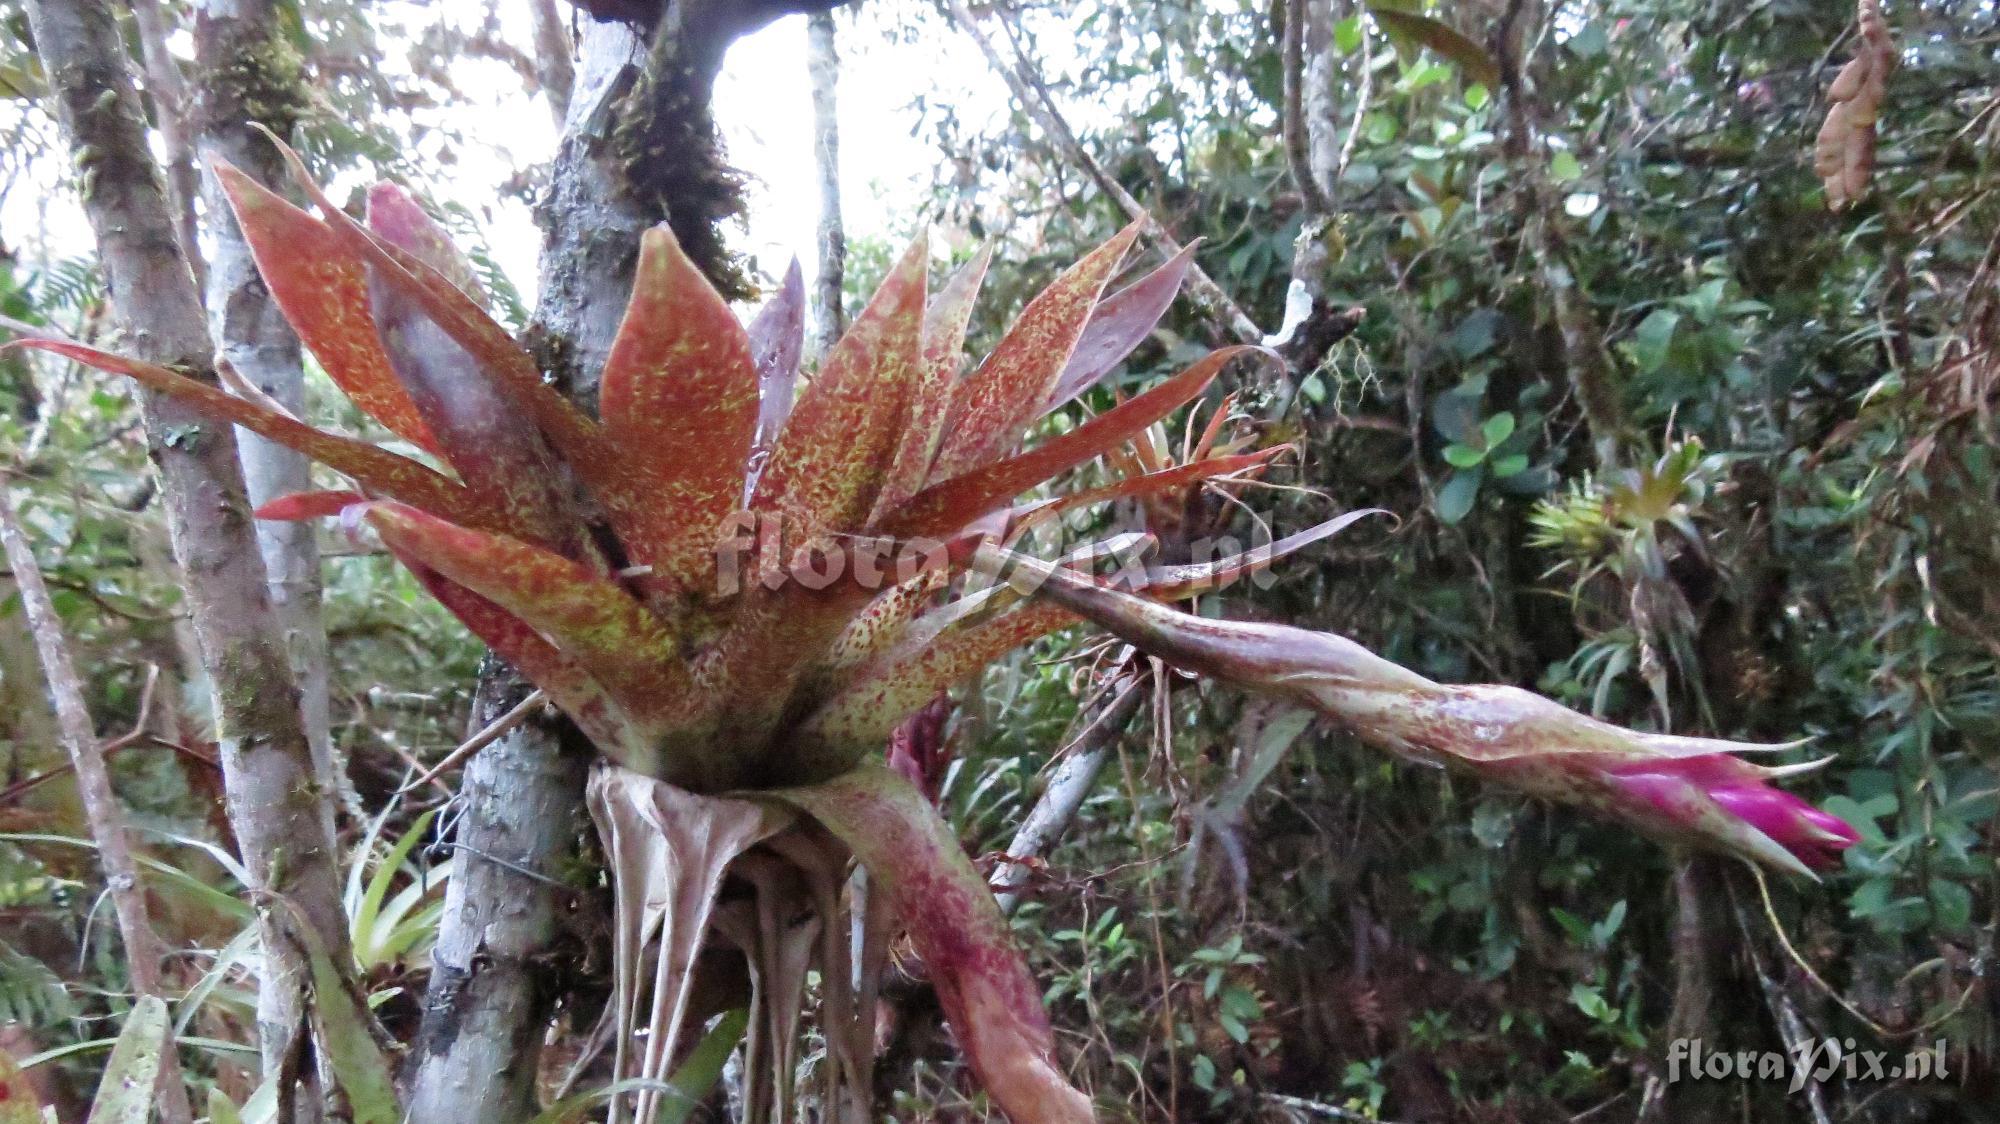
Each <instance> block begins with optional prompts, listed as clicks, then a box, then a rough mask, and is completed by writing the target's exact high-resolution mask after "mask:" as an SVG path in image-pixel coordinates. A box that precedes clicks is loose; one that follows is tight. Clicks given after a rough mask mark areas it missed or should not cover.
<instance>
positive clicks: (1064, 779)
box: [993, 677, 1146, 913]
mask: <svg viewBox="0 0 2000 1124" xmlns="http://www.w3.org/2000/svg"><path fill="white" fill-rule="evenodd" d="M1145 696H1146V689H1145V681H1144V680H1143V679H1140V678H1137V677H1128V678H1125V679H1123V680H1122V681H1121V682H1120V683H1119V684H1118V685H1116V686H1114V687H1113V688H1112V694H1111V697H1110V699H1109V700H1108V701H1106V702H1105V703H1104V705H1103V708H1102V709H1100V710H1099V711H1098V712H1097V716H1096V717H1095V718H1093V719H1091V722H1090V725H1088V726H1086V727H1084V729H1083V732H1082V733H1079V734H1078V735H1077V736H1076V738H1075V740H1074V741H1072V742H1071V743H1070V745H1069V748H1068V749H1067V750H1065V751H1064V753H1063V758H1062V764H1060V765H1058V766H1057V767H1056V771H1055V775H1054V776H1052V777H1050V778H1049V786H1048V788H1046V789H1044V790H1043V792H1042V796H1041V799H1039V800H1037V801H1035V806H1034V807H1033V808H1032V809H1030V810H1029V812H1028V815H1027V818H1026V819H1024V820H1022V821H1021V826H1020V828H1019V829H1018V830H1017V831H1015V832H1014V839H1013V841H1012V842H1010V843H1008V844H1007V857H1008V859H1009V860H1010V861H1009V862H1007V863H1006V864H1005V865H1003V866H1001V867H1000V869H999V870H997V871H995V872H994V875H993V886H994V889H995V890H996V891H997V893H996V894H995V896H996V897H998V898H999V899H1000V908H1001V909H1002V910H1004V911H1006V912H1008V913H1012V912H1013V911H1014V907H1015V906H1016V905H1019V904H1020V900H1021V891H1022V887H1024V886H1025V885H1027V882H1028V862H1027V861H1028V860H1029V859H1032V858H1035V857H1037V856H1038V855H1040V854H1041V853H1042V852H1043V851H1045V850H1047V849H1048V848H1049V847H1050V846H1051V845H1052V844H1054V843H1055V842H1056V841H1057V840H1058V839H1061V838H1062V834H1063V832H1064V831H1066V830H1068V828H1069V824H1070V821H1071V820H1073V819H1075V818H1076V813H1077V811H1078V810H1079V809H1080V808H1082V807H1083V801H1084V798H1085V797H1087V796H1089V795H1090V790H1091V788H1092V787H1094V786H1095V785H1096V784H1097V775H1098V773H1100V772H1102V771H1103V769H1104V763H1105V761H1106V760H1108V759H1109V758H1110V756H1111V749H1112V747H1113V746H1114V745H1116V744H1117V742H1118V738H1119V737H1120V736H1121V735H1122V734H1124V733H1125V726H1126V724H1127V723H1129V722H1131V720H1132V715H1133V714H1134V713H1136V712H1137V711H1138V709H1139V703H1140V702H1141V701H1142V700H1143V699H1144V698H1145Z"/></svg>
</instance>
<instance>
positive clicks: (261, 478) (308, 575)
mask: <svg viewBox="0 0 2000 1124" xmlns="http://www.w3.org/2000/svg"><path fill="white" fill-rule="evenodd" d="M194 41H195V59H196V63H197V73H198V75H199V81H198V84H197V90H196V99H195V103H194V108H195V110H196V113H195V116H194V120H195V122H196V138H195V139H196V144H197V145H198V146H199V149H200V152H201V156H202V159H203V162H204V163H205V164H206V163H207V162H209V161H214V160H226V161H228V162H229V163H231V164H234V165H235V166H236V167H237V168H239V169H241V170H242V171H244V172H246V173H248V174H249V175H251V176H253V177H255V178H256V179H257V180H258V181H260V182H262V183H263V184H264V185H265V186H267V187H274V188H278V189H280V190H282V185H283V184H284V182H285V169H284V162H283V161H282V160H281V159H280V158H279V156H278V152H277V149H276V148H274V147H273V146H272V145H271V143H270V141H268V140H266V139H265V138H264V136H263V135H262V134H261V133H258V132H257V131H256V130H255V129H253V128H251V127H250V126H251V123H252V122H256V123H258V124H261V125H264V126H265V127H267V128H269V129H270V130H271V131H272V132H274V133H276V134H278V135H279V136H281V137H282V136H288V135H290V133H291V131H292V126H293V124H294V123H295V119H296V117H297V115H298V113H299V112H300V111H301V110H302V109H304V108H305V105H306V95H305V90H304V87H303V84H302V81H303V80H302V78H301V75H300V71H299V58H298V56H297V54H296V53H295V52H294V51H293V49H292V45H291V43H290V42H289V41H288V40H287V39H286V38H285V36H284V34H283V32H282V31H281V29H280V28H279V27H278V24H277V21H276V14H275V9H274V7H273V5H272V3H271V0H200V2H199V3H197V4H196V6H195V24H194ZM202 190H203V199H204V201H205V202H206V205H207V208H208V214H209V221H210V226H211V228H212V234H213V240H214V248H213V260H212V261H211V262H210V263H209V271H208V311H209V330H210V331H211V332H212V333H213V335H214V337H215V343H216V348H217V352H216V354H217V356H218V360H217V361H218V362H226V363H228V364H229V365H230V366H231V367H233V368H235V370H236V373H237V374H239V375H241V376H242V377H243V378H244V379H245V380H247V381H248V382H250V383H251V384H253V385H255V386H256V387H257V388H258V389H260V390H262V391H263V392H264V393H265V394H267V395H269V396H270V397H271V398H273V399H274V400H276V401H277V402H278V404H280V405H282V406H284V407H285V408H286V409H287V410H290V411H291V412H292V413H294V414H298V415H300V416H303V415H304V413H305V406H306V382H305V367H304V364H303V360H302V357H301V353H300V350H299V339H298V336H297V335H295V334H293V332H292V329H291V326H290V325H288V324H286V323H285V318H284V315H283V314H282V313H281V312H279V310H278V305H277V302H276V301H273V300H272V299H271V293H270V290H268V289H266V288H265V287H264V281H263V278H262V277H260V276H259V275H258V273H257V264H256V262H255V261H253V260H251V257H250V246H249V244H248V243H247V242H245V241H244V240H243V231H242V230H241V229H240V228H239V227H238V226H237V225H236V216H235V215H233V214H232V213H230V210H229V205H228V201H227V200H226V199H225V198H224V197H223V194H222V188H221V185H220V183H219V182H217V180H216V178H215V176H214V175H213V174H207V173H205V174H204V175H203V177H202ZM238 440H239V442H240V449H239V452H240V455H241V457H242V461H243V482H244V484H245V486H246V488H247V491H248V494H249V499H250V504H251V506H252V507H256V506H259V505H262V504H263V503H265V502H267V501H269V500H272V499H275V498H277V497H278V496H282V495H286V494H289V493H292V492H303V491H307V490H309V489H310V488H311V487H312V474H311V471H310V469H309V467H308V465H307V462H306V459H305V458H304V457H303V456H300V455H299V454H298V453H295V452H293V451H292V450H290V449H287V448H285V447H284V446H283V445H280V444H277V443H276V442H273V441H266V440H265V439H263V438H262V437H259V436H257V435H256V434H253V433H242V434H239V435H238ZM256 526H257V549H258V552H259V553H260V554H261V555H262V556H263V559H264V573H265V578H266V579H267V588H268V589H269V591H270V597H271V608H272V610H273V611H274V612H275V613H276V614H277V617H278V623H279V626H280V627H281V628H283V630H284V634H285V641H286V644H285V647H286V649H287V651H288V653H289V654H290V656H291V666H292V674H293V676H294V677H295V678H296V680H297V682H298V685H299V712H300V720H301V721H302V722H303V724H304V726H305V733H306V743H307V744H308V745H309V746H310V747H311V748H312V761H313V776H314V778H315V779H316V780H317V782H318V783H319V786H320V788H321V789H322V790H323V791H325V792H327V793H330V794H334V795H336V796H338V797H339V798H340V800H341V802H342V803H343V804H344V805H345V806H346V807H347V810H348V813H349V814H350V815H358V814H359V813H360V811H361V809H360V805H359V801H358V799H357V798H355V797H354V795H353V786H352V785H351V784H350V783H349V781H348V778H347V775H346V770H345V768H344V767H343V766H342V763H340V762H337V761H336V760H335V756H334V747H333V718H332V710H331V701H330V697H329V696H330V691H331V683H332V669H331V665H330V660H331V656H330V654H329V652H328V649H327V639H326V623H325V620H324V618H323V616H322V615H321V611H320V567H319V540H318V539H317V537H316V528H315V526H314V524H313V523H311V522H310V521H303V520H301V521H294V522H275V521H259V522H258V523H257V525H256ZM333 805H334V802H333V801H332V800H326V801H323V802H322V811H323V813H324V817H325V820H326V824H325V826H326V831H327V835H328V837H329V838H331V837H332V836H333V831H334V825H333Z"/></svg>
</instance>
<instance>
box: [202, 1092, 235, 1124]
mask: <svg viewBox="0 0 2000 1124" xmlns="http://www.w3.org/2000/svg"><path fill="white" fill-rule="evenodd" d="M208 1124H243V1114H242V1113H240V1112H237V1111H236V1104H235V1102H233V1101H231V1100H230V1099H229V1098H228V1097H226V1096H224V1095H223V1093H222V1090H220V1089H218V1088H216V1087H215V1086H213V1085H210V1086H209V1087H208Z"/></svg>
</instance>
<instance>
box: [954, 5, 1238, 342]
mask: <svg viewBox="0 0 2000 1124" xmlns="http://www.w3.org/2000/svg"><path fill="white" fill-rule="evenodd" d="M947 7H949V8H950V10H951V16H952V20H953V22H955V23H957V24H958V27H959V30H961V31H963V32H965V34H966V35H967V36H968V37H969V38H970V39H971V40H972V42H973V43H974V44H975V45H976V46H978V48H979V53H980V54H982V55H985V56H986V61H987V63H988V65H990V66H992V67H993V69H994V70H995V71H997V72H999V74H1000V77H1001V78H1002V79H1004V80H1005V81H1006V83H1007V88H1008V89H1010V90H1012V91H1013V93H1014V97H1015V99H1016V100H1018V101H1019V102H1020V103H1021V108H1022V109H1025V110H1026V111H1027V112H1028V115H1029V116H1030V117H1033V118H1034V119H1035V121H1036V123H1037V124H1039V125H1041V127H1042V131H1044V132H1046V133H1047V134H1048V135H1049V138H1050V139H1051V140H1052V141H1054V142H1055V144H1056V146H1057V147H1058V148H1060V149H1062V151H1063V153H1064V155H1066V156H1067V157H1068V158H1069V159H1070V160H1071V161H1073V162H1074V163H1075V164H1076V165H1077V166H1078V167H1080V168H1082V169H1083V170H1084V171H1085V172H1086V173H1087V174H1088V175H1089V176H1090V178H1091V179H1092V180H1093V181H1095V182H1096V184H1097V186H1098V187H1099V188H1100V189H1101V190H1102V191H1103V192H1104V193H1105V194H1106V195H1109V196H1111V198H1112V199H1114V200H1116V201H1117V203H1118V205H1119V206H1120V207H1121V208H1123V209H1124V211H1125V213H1126V214H1127V215H1129V216H1130V217H1131V218H1132V219H1133V221H1135V222H1143V223H1145V224H1146V231H1147V233H1149V234H1151V235H1152V236H1153V240H1154V241H1155V242H1157V243H1159V245H1160V249H1161V250H1163V251H1165V252H1166V253H1167V254H1168V255H1173V254H1178V253H1180V252H1181V244H1180V242H1178V241H1177V240H1175V238H1174V236H1173V235H1172V234H1170V233H1168V231H1167V228H1166V227H1165V226H1164V225H1163V224H1161V222H1160V220H1159V219H1157V218H1155V217H1154V216H1153V213H1152V212H1151V211H1149V210H1147V209H1146V206H1145V204H1143V203H1141V202H1139V200H1138V199H1136V198H1134V197H1133V195H1132V193H1131V192H1129V191H1127V190H1125V186H1124V185H1123V184H1121V183H1119V182H1118V181H1117V180H1116V179H1115V178H1113V177H1112V175H1111V173H1110V172H1107V171H1106V170H1105V169H1104V165H1102V164H1100V163H1098V162H1097V158H1096V157H1094V156H1092V155H1091V154H1090V150H1089V149H1087V148H1085V147H1084V146H1083V142H1082V141H1079V140H1078V139H1077V136H1076V133H1075V132H1073V131H1072V130H1071V129H1070V127H1069V123H1068V122H1067V121H1065V120H1063V117H1062V114H1061V113H1060V112H1059V111H1058V110H1057V109H1056V105H1055V99H1054V98H1053V97H1052V96H1050V94H1049V91H1048V87H1047V85H1045V84H1044V83H1043V82H1042V79H1041V75H1040V72H1039V71H1038V70H1037V69H1036V68H1035V66H1034V64H1033V62H1032V61H1031V60H1030V59H1029V58H1028V56H1027V52H1025V51H1024V50H1022V49H1021V44H1020V42H1019V41H1018V40H1017V39H1015V38H1014V37H1013V35H1012V33H1011V29H1010V30H1009V36H1008V38H1009V45H1010V46H1011V47H1012V48H1013V52H1014V64H1013V65H1011V66H1010V65H1008V63H1007V60H1006V59H1004V58H1002V57H1001V55H1000V51H999V48H997V47H995V46H994V45H993V41H992V40H991V39H990V38H988V37H987V35H986V33H985V32H984V31H982V30H981V29H980V27H979V24H978V21H977V19H976V18H975V17H974V16H973V14H972V13H971V11H970V10H968V9H967V8H966V6H965V0H949V3H948V4H947ZM1188 288H1189V289H1190V290H1191V291H1192V294H1193V296H1194V298H1195V301H1196V302H1197V303H1198V304H1200V305H1201V306H1202V308H1203V309H1204V310H1205V311H1206V312H1208V314H1209V315H1210V317H1211V318H1213V319H1214V320H1215V321H1216V324H1217V326H1218V327H1220V328H1221V329H1222V330H1223V331H1224V332H1225V333H1227V334H1229V335H1231V336H1234V337H1235V338H1236V339H1237V340H1239V341H1241V342H1243V343H1252V344H1254V343H1261V342H1262V341H1263V339H1264V333H1263V331H1261V330H1260V329H1259V328H1258V327H1257V324H1256V322H1255V321H1253V320H1251V319H1250V316H1249V314H1248V313H1245V312H1244V311H1243V309H1242V308H1241V307H1240V306H1239V305H1237V303H1236V302H1235V301H1234V300H1233V299H1231V298H1230V296H1229V294H1228V293H1226V292H1224V291H1223V290H1222V286H1220V285H1217V284H1216V283H1215V280H1214V278H1211V277H1210V276H1209V275H1208V274H1207V273H1206V272H1204V271H1203V270H1202V268H1201V266H1199V265H1196V266H1193V267H1192V268H1190V269H1189V270H1188Z"/></svg>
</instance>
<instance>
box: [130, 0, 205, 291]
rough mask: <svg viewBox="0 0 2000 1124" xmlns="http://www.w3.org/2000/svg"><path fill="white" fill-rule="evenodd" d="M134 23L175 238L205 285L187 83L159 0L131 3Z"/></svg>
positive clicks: (199, 282) (196, 277)
mask: <svg viewBox="0 0 2000 1124" xmlns="http://www.w3.org/2000/svg"><path fill="white" fill-rule="evenodd" d="M131 6H132V18H133V22H135V23H137V24H138V27H139V50H140V56H141V57H142V58H143V59H144V60H145V64H146V89H147V92H148V93H150V94H152V95H153V108H154V110H155V112H156V113H157V114H158V116H159V119H160V120H159V126H160V140H161V141H162V142H163V144H164V146H165V148H166V152H167V191H168V193H169V194H170V195H171V196H172V198H173V204H174V237H175V239H176V240H177V241H179V242H180V244H181V254H182V255H183V256H184V257H186V258H187V263H188V268H189V269H190V270H192V271H193V272H194V280H195V284H196V285H198V286H205V285H207V284H208V277H207V267H206V266H205V265H204V263H203V262H202V257H201V241H200V235H199V233H198V231H199V228H198V227H197V226H196V223H195V206H194V201H195V198H196V197H197V196H198V195H199V194H200V193H201V186H200V185H201V176H200V173H198V172H197V171H196V170H195V162H194V145H193V144H192V143H191V142H190V139H189V137H188V132H189V130H188V111H189V109H190V108H191V107H192V105H193V103H192V102H191V101H190V100H189V98H188V90H187V83H185V82H183V81H182V80H181V71H180V64H178V63H176V62H175V61H174V56H173V53H172V52H170V51H168V50H167V35H168V33H169V29H168V16H167V14H166V13H165V12H163V11H161V10H160V5H159V0H131Z"/></svg>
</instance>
